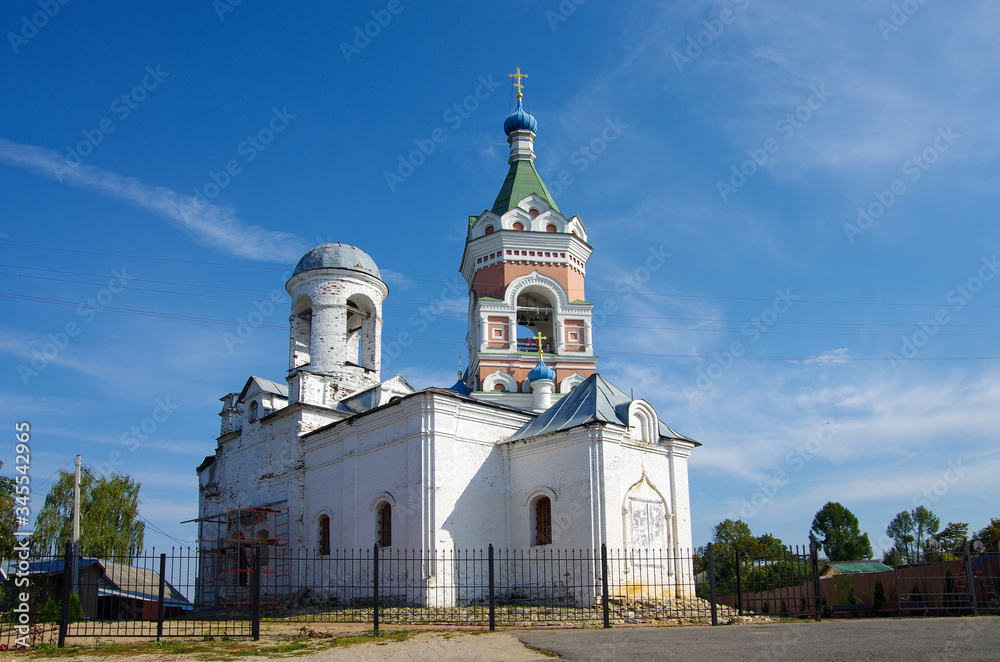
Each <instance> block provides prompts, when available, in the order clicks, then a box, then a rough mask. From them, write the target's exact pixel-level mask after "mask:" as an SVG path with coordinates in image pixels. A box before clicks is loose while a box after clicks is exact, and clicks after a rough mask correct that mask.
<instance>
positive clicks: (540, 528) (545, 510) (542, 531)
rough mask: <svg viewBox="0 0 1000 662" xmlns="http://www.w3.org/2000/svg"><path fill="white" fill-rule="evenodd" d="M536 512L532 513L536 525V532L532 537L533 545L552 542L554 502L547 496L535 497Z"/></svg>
mask: <svg viewBox="0 0 1000 662" xmlns="http://www.w3.org/2000/svg"><path fill="white" fill-rule="evenodd" d="M534 505H535V507H534V512H533V513H532V515H533V517H532V519H533V520H534V525H535V534H534V536H533V537H532V543H531V544H532V545H551V544H552V502H551V501H549V498H548V497H547V496H540V497H538V498H537V499H535V504H534Z"/></svg>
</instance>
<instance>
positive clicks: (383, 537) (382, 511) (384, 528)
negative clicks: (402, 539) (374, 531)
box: [378, 502, 392, 547]
mask: <svg viewBox="0 0 1000 662" xmlns="http://www.w3.org/2000/svg"><path fill="white" fill-rule="evenodd" d="M378 546H379V547H391V546H392V506H390V505H389V504H388V503H386V502H382V504H381V505H380V506H379V507H378Z"/></svg>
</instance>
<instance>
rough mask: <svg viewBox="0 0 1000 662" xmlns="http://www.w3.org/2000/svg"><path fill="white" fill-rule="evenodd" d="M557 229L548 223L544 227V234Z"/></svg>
mask: <svg viewBox="0 0 1000 662" xmlns="http://www.w3.org/2000/svg"><path fill="white" fill-rule="evenodd" d="M557 229H558V228H556V226H555V225H553V224H552V223H549V224H548V225H546V226H545V231H546V232H555V231H556V230H557Z"/></svg>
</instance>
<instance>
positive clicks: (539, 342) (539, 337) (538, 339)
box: [535, 331, 548, 363]
mask: <svg viewBox="0 0 1000 662" xmlns="http://www.w3.org/2000/svg"><path fill="white" fill-rule="evenodd" d="M543 340H548V338H546V337H545V336H543V335H542V332H541V331H539V332H538V334H537V335H535V343H536V344H537V345H538V362H539V363H542V341H543Z"/></svg>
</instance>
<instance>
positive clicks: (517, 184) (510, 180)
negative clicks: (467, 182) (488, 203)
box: [490, 159, 562, 216]
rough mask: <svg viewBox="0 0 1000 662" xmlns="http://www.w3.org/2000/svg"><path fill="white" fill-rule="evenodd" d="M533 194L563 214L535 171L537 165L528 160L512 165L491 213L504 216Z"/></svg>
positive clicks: (518, 161) (515, 162) (520, 160)
mask: <svg viewBox="0 0 1000 662" xmlns="http://www.w3.org/2000/svg"><path fill="white" fill-rule="evenodd" d="M532 193H534V194H535V195H537V196H538V197H540V198H544V199H545V201H546V202H548V203H549V205H550V206H551V207H552V208H553V209H555V210H556V211H557V212H559V213H560V214H561V213H562V211H561V210H560V209H559V205H557V204H556V201H555V199H554V198H553V197H552V194H551V193H549V189H548V188H546V187H545V182H543V181H542V178H541V176H540V175H539V174H538V171H537V170H535V164H534V163H532V162H531V161H529V160H527V159H518V160H517V161H514V162H513V163H511V164H510V171H509V172H508V173H507V179H505V180H503V186H501V187H500V193H499V194H498V195H497V200H496V202H494V203H493V209H491V210H490V211H492V212H493V213H494V214H496V215H497V216H503V215H504V214H505V213H507V212H509V211H510V210H511V209H513V208H514V207H516V206H517V203H519V202H520V201H521V200H524V199H525V198H526V197H528V196H529V195H531V194H532Z"/></svg>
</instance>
